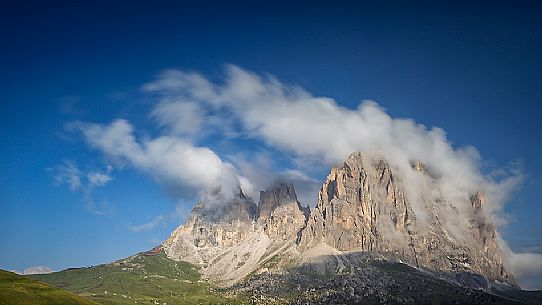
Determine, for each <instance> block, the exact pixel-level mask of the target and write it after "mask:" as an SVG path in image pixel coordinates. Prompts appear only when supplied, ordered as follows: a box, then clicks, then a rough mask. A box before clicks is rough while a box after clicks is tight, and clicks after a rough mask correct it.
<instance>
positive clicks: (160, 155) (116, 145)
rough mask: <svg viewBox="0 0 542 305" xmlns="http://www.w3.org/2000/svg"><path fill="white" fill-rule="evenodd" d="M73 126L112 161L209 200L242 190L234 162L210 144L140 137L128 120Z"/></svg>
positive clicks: (212, 200)
mask: <svg viewBox="0 0 542 305" xmlns="http://www.w3.org/2000/svg"><path fill="white" fill-rule="evenodd" d="M71 128H73V129H76V130H79V131H80V132H81V133H82V134H83V136H84V138H85V140H86V141H87V142H88V144H89V145H90V146H92V147H94V148H96V149H99V150H100V151H102V152H103V153H104V154H105V155H106V156H107V157H109V158H110V160H111V162H118V163H125V164H126V163H127V164H129V165H131V166H133V167H135V168H136V169H139V170H142V171H144V172H146V173H148V174H150V175H151V176H152V177H154V178H155V179H156V180H158V181H160V182H164V183H169V184H174V185H175V186H178V187H186V188H188V189H190V190H192V191H193V192H197V193H198V195H199V198H200V199H204V200H206V202H208V203H209V204H212V203H213V202H216V203H219V202H222V201H227V200H228V199H229V198H233V196H234V194H235V193H236V192H238V191H239V187H240V185H241V182H240V177H239V176H238V175H237V173H236V171H235V169H234V167H233V165H232V164H230V163H227V162H224V161H223V160H222V159H221V158H220V157H219V156H218V155H217V154H216V153H215V152H213V151H212V150H211V149H209V148H207V147H198V146H194V145H192V144H191V143H190V142H189V141H187V140H183V139H180V138H176V137H172V136H161V137H157V138H154V139H148V138H147V139H143V140H138V139H136V136H135V135H134V129H133V127H132V125H131V124H130V123H129V122H128V121H126V120H115V121H114V122H113V123H111V124H109V125H102V124H90V123H81V122H79V123H73V124H72V126H71Z"/></svg>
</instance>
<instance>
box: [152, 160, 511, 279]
mask: <svg viewBox="0 0 542 305" xmlns="http://www.w3.org/2000/svg"><path fill="white" fill-rule="evenodd" d="M410 165H411V167H410V168H409V167H406V170H411V171H412V172H409V173H407V174H405V173H404V172H401V171H400V170H398V169H395V168H393V167H392V166H390V164H388V162H386V160H383V159H382V158H380V157H379V156H376V155H371V154H362V153H359V152H356V153H352V154H351V155H350V156H349V157H348V158H347V160H346V161H345V162H344V164H343V165H342V166H341V167H336V168H332V169H331V172H330V174H329V175H328V176H327V178H326V180H325V182H324V184H323V186H322V188H321V190H320V192H319V194H318V202H317V205H316V207H315V208H314V209H312V210H311V211H309V210H308V209H305V208H303V207H302V206H301V205H300V203H299V202H298V201H297V196H296V193H295V190H294V187H293V185H291V184H287V183H281V182H279V183H276V184H275V185H273V186H271V187H270V188H268V189H266V190H265V191H262V192H261V193H260V200H259V204H258V206H256V205H255V204H254V202H253V201H252V199H250V198H246V196H244V195H243V193H242V192H240V193H239V196H238V197H237V198H235V199H234V200H233V201H232V202H228V203H224V204H222V205H220V206H219V207H206V206H205V204H204V203H200V204H198V205H196V206H195V207H194V209H193V211H192V215H191V217H190V218H189V219H188V220H187V222H186V224H184V225H182V226H180V227H179V228H177V229H176V230H175V231H174V232H173V233H172V234H171V235H170V237H169V238H168V239H167V240H166V241H165V242H164V244H163V247H164V250H165V252H166V253H167V255H168V257H170V258H173V259H176V260H186V261H189V262H192V263H195V264H199V265H200V266H201V267H202V272H203V274H204V276H206V277H207V278H209V279H212V280H215V281H218V282H220V283H222V284H224V285H230V284H233V283H236V282H238V281H240V280H241V279H243V278H245V277H246V276H247V275H248V274H261V273H262V272H263V273H273V272H274V273H287V272H291V271H288V270H292V268H294V267H295V268H297V267H300V268H303V266H304V265H312V266H318V267H317V269H318V270H316V271H317V272H324V273H328V272H338V273H341V272H344V270H350V272H353V271H352V270H357V269H359V266H357V264H358V259H357V258H356V257H358V256H359V255H361V256H363V257H366V258H367V259H372V257H374V258H375V259H379V260H381V259H385V260H390V261H395V262H401V263H406V264H408V265H411V266H413V267H416V268H418V269H421V270H424V272H425V271H427V272H431V273H433V274H435V275H436V276H437V277H439V278H446V279H447V280H449V281H451V282H454V283H459V284H461V285H464V286H468V287H475V288H488V287H489V286H490V285H491V284H492V283H494V281H499V282H503V283H507V284H508V285H510V286H513V287H517V285H516V283H515V281H514V278H513V277H512V276H511V275H510V274H509V273H508V272H507V270H506V268H505V266H504V264H503V259H502V254H501V252H500V249H499V247H498V244H497V232H496V227H495V225H494V224H493V223H491V221H490V220H488V219H489V218H488V217H486V216H485V213H486V211H485V205H486V200H487V199H486V198H485V196H484V195H483V194H482V193H477V194H473V195H472V196H470V203H468V202H467V207H466V211H459V210H458V209H457V208H456V206H457V205H454V204H452V202H449V201H448V200H447V199H446V198H448V197H447V196H446V194H442V193H441V191H440V190H439V189H438V187H437V184H436V182H435V180H434V179H435V178H434V177H432V176H431V169H430V168H426V166H425V165H424V164H422V163H421V162H412V163H411V164H410ZM403 170H404V169H403ZM411 174H412V175H414V176H412V175H411ZM407 177H410V178H412V177H415V178H416V179H417V180H416V182H417V183H419V184H420V185H417V187H418V188H420V190H422V191H421V195H420V196H419V197H412V196H409V195H410V193H409V189H408V186H409V184H408V183H407V182H411V181H406V179H407ZM411 187H412V186H411ZM465 195H466V196H465V200H466V201H469V196H468V194H465ZM413 198H414V199H413ZM460 212H461V213H460Z"/></svg>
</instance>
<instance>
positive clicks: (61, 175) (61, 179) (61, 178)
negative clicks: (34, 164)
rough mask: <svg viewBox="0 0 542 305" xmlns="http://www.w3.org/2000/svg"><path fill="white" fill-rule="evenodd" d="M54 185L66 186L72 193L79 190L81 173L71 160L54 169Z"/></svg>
mask: <svg viewBox="0 0 542 305" xmlns="http://www.w3.org/2000/svg"><path fill="white" fill-rule="evenodd" d="M53 179H54V181H55V184H57V185H60V184H67V185H69V186H70V189H71V190H72V191H77V190H79V189H80V188H81V171H80V170H79V168H78V167H77V166H76V165H75V162H73V161H71V160H64V161H63V162H62V164H60V165H58V166H57V167H56V168H55V174H54V176H53Z"/></svg>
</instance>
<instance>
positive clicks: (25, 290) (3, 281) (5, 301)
mask: <svg viewBox="0 0 542 305" xmlns="http://www.w3.org/2000/svg"><path fill="white" fill-rule="evenodd" d="M0 304H1V305H19V304H20V305H28V304H40V305H52V304H59V305H60V304H62V305H97V303H95V302H93V301H90V300H87V299H85V298H83V297H80V296H77V295H75V294H73V293H70V292H67V291H64V290H62V289H58V288H56V287H54V286H51V285H48V284H45V283H42V282H39V281H36V280H33V279H29V278H27V277H24V276H21V275H18V274H15V273H12V272H8V271H4V270H0Z"/></svg>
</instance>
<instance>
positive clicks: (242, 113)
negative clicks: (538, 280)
mask: <svg viewBox="0 0 542 305" xmlns="http://www.w3.org/2000/svg"><path fill="white" fill-rule="evenodd" d="M144 88H145V90H147V91H152V92H155V93H159V94H160V95H161V96H165V97H168V100H167V101H164V100H162V101H161V102H159V104H158V105H157V108H156V109H160V108H161V107H164V105H168V107H173V106H172V105H173V104H179V107H181V106H180V105H183V104H184V103H185V102H186V101H191V102H197V103H198V105H200V106H199V107H200V108H201V109H206V110H204V111H200V112H196V113H194V115H198V116H200V118H199V119H198V120H199V121H206V118H208V117H211V116H212V117H213V118H214V119H215V121H216V120H217V113H223V115H222V117H221V118H224V120H225V121H226V119H227V120H228V121H227V122H228V123H227V125H228V126H232V125H233V126H237V128H238V130H237V131H238V132H242V133H244V134H245V135H248V136H251V137H254V138H257V139H260V140H263V141H264V142H266V143H267V144H268V145H270V146H273V147H275V148H278V149H281V150H283V151H286V152H287V153H290V154H294V155H295V156H296V158H298V159H301V160H303V159H304V160H319V162H320V163H321V162H322V161H323V162H324V163H327V164H328V165H335V164H340V163H341V162H342V161H343V160H344V159H345V158H346V157H347V156H348V155H349V154H350V153H351V152H354V151H363V152H367V151H375V152H377V153H378V154H381V155H383V156H384V157H385V158H386V159H387V160H388V161H389V162H390V163H391V165H392V166H393V167H394V168H395V169H396V170H397V171H401V172H402V173H403V175H407V178H408V179H406V180H408V181H415V180H416V179H419V178H417V177H416V176H415V173H413V172H412V171H411V170H410V162H411V161H413V160H419V161H422V162H423V163H425V165H426V166H427V167H428V168H429V169H430V170H431V172H432V174H433V175H434V176H435V177H436V179H437V181H438V184H439V187H440V189H442V191H443V193H444V194H447V196H448V198H446V199H448V200H449V201H451V202H454V204H455V205H456V207H459V208H460V211H470V202H469V196H470V195H471V194H473V193H475V192H477V191H484V192H485V193H486V195H487V197H488V198H489V199H490V200H489V202H491V204H490V206H489V208H488V209H487V210H488V211H489V212H490V214H498V213H499V212H500V210H501V207H502V205H503V204H504V202H505V201H506V200H507V198H508V196H509V194H510V192H511V190H513V189H514V188H515V187H516V186H517V185H518V184H519V182H520V181H521V175H520V174H519V173H512V174H511V175H508V176H504V177H501V178H499V179H495V178H494V177H488V176H484V175H483V174H482V173H481V171H480V166H479V164H480V160H481V158H480V156H479V154H478V152H477V150H476V149H475V148H473V147H464V148H455V147H453V146H452V145H451V143H450V141H449V140H448V139H447V137H446V134H445V132H444V131H443V130H442V129H440V128H437V127H433V128H427V127H426V126H424V125H422V124H418V123H416V122H415V121H414V120H411V119H395V118H392V117H390V116H389V115H388V114H387V113H386V112H385V111H384V109H383V108H382V107H380V106H379V105H378V104H377V103H375V102H373V101H363V102H361V103H360V104H359V105H358V107H357V108H356V109H347V108H344V107H342V106H340V105H338V104H337V103H336V102H335V100H333V99H331V98H326V97H315V96H313V95H312V94H310V93H309V92H307V91H305V90H304V89H302V88H300V87H297V86H288V85H285V84H283V83H281V82H280V81H278V80H277V79H276V78H274V77H273V76H266V77H262V76H259V75H257V74H254V73H252V72H249V71H246V70H243V69H241V68H239V67H236V66H227V69H226V77H225V80H224V82H223V83H212V82H211V81H209V80H207V79H205V78H204V77H203V76H201V75H199V74H197V73H193V72H192V73H186V72H182V71H176V72H175V71H172V70H169V71H167V72H165V73H164V74H162V75H161V76H160V77H159V78H158V80H156V81H155V82H152V83H150V84H147V85H145V86H144ZM172 100H176V102H175V101H173V102H172ZM202 105H205V106H202ZM207 109H208V110H207ZM155 111H156V110H155ZM232 118H233V119H235V120H236V121H237V123H236V124H235V123H234V124H232V123H231V120H232ZM167 121H168V118H167V117H166V116H164V117H162V122H163V123H166V122H167ZM417 184H418V183H412V185H410V190H411V192H409V196H411V199H412V200H411V201H412V202H418V201H419V200H417V197H416V196H417V195H418V193H419V191H417V190H416V188H417Z"/></svg>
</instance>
